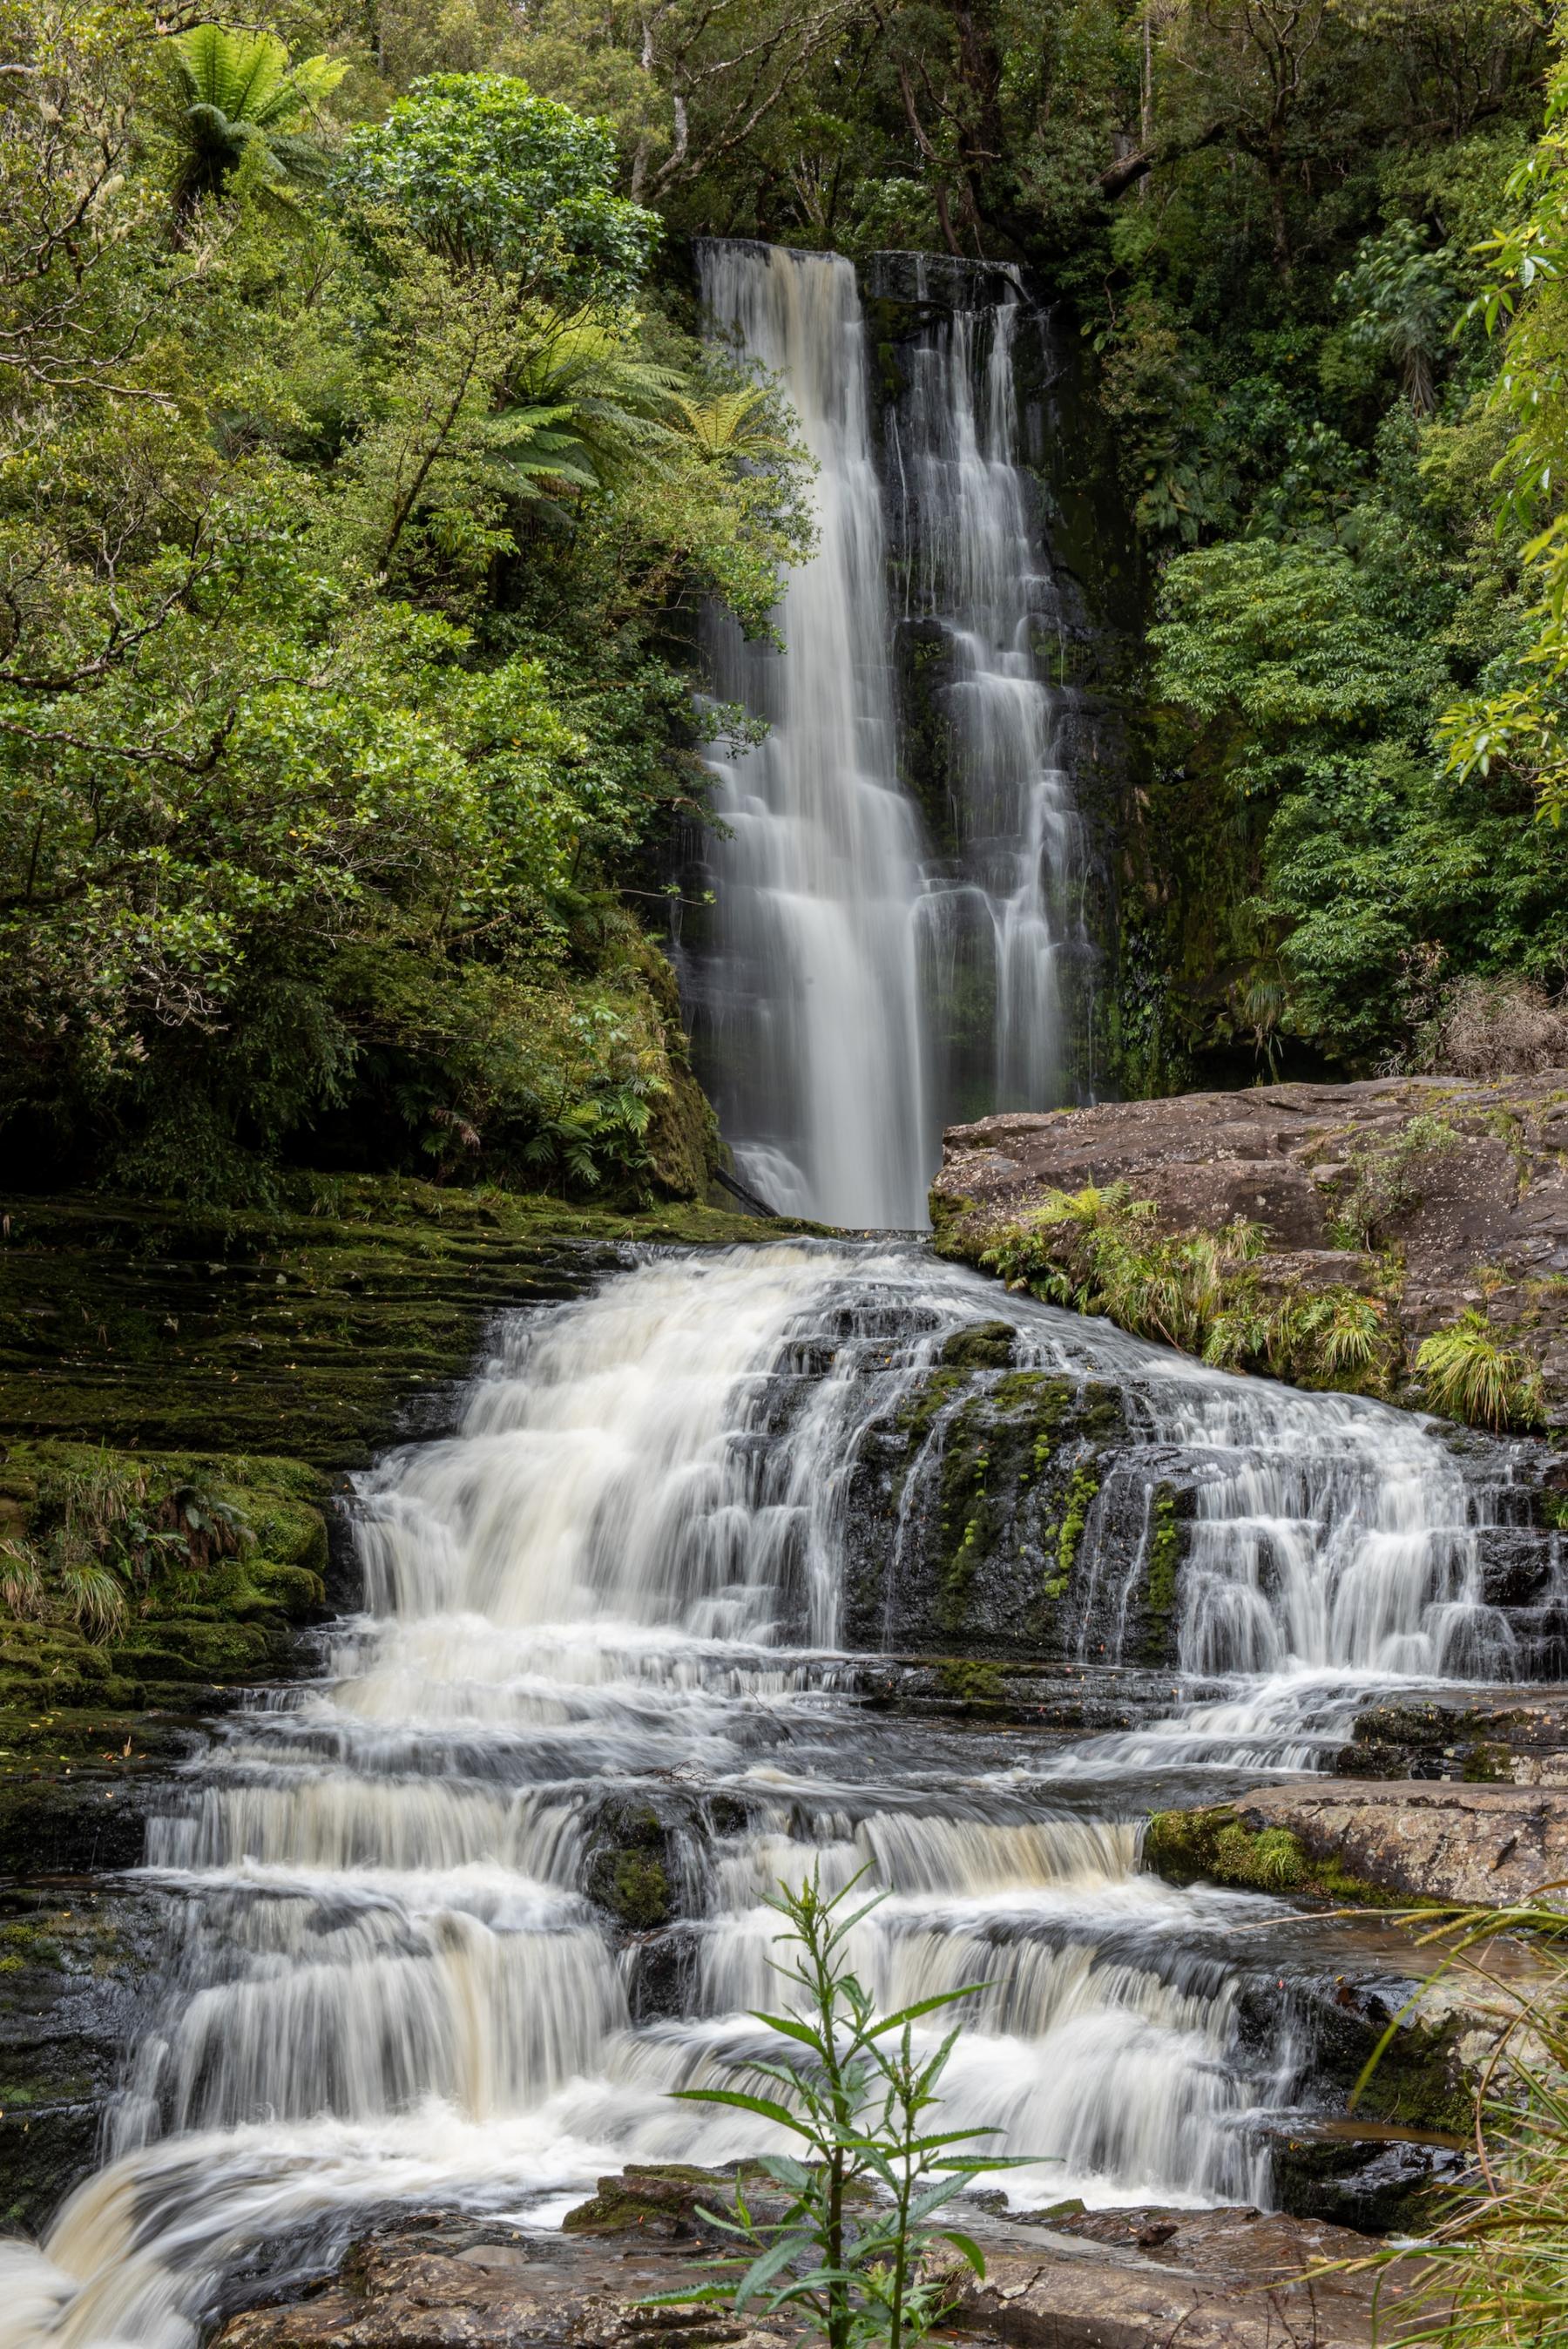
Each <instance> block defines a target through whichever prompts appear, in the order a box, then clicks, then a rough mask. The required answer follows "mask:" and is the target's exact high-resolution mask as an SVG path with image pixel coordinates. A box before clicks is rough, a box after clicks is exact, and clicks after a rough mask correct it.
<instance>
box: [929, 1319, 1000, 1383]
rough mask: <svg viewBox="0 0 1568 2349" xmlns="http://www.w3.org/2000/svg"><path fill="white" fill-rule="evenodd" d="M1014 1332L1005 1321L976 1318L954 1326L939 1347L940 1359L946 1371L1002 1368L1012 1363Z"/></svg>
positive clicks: (995, 1369)
mask: <svg viewBox="0 0 1568 2349" xmlns="http://www.w3.org/2000/svg"><path fill="white" fill-rule="evenodd" d="M1016 1345H1017V1332H1016V1330H1015V1329H1014V1328H1013V1326H1012V1324H1011V1322H1008V1321H976V1322H975V1323H973V1324H972V1325H971V1326H970V1327H969V1328H968V1329H965V1330H954V1332H953V1334H952V1336H951V1337H950V1338H948V1339H947V1340H945V1341H944V1345H943V1348H942V1353H941V1356H940V1360H941V1362H942V1367H943V1369H944V1370H948V1371H1005V1370H1008V1369H1010V1368H1011V1366H1012V1361H1013V1356H1014V1352H1015V1350H1016Z"/></svg>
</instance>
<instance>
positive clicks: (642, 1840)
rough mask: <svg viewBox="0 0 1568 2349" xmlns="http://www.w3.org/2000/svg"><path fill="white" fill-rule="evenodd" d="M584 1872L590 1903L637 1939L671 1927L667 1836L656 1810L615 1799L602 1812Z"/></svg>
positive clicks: (646, 1804)
mask: <svg viewBox="0 0 1568 2349" xmlns="http://www.w3.org/2000/svg"><path fill="white" fill-rule="evenodd" d="M670 1859H671V1855H670V1848H669V1831H668V1829H667V1827H666V1826H665V1821H664V1820H663V1819H662V1818H661V1816H659V1813H658V1812H657V1810H655V1807H654V1806H653V1804H652V1803H650V1802H647V1801H645V1800H642V1799H639V1798H638V1797H637V1796H635V1795H612V1796H611V1797H610V1798H609V1799H608V1800H607V1801H605V1802H603V1803H602V1804H601V1805H600V1806H599V1811H598V1816H597V1818H596V1820H595V1822H594V1826H593V1843H592V1845H591V1847H590V1849H589V1852H588V1857H587V1860H586V1863H585V1866H584V1868H583V1891H584V1892H585V1893H586V1894H587V1896H588V1898H589V1899H590V1900H592V1901H593V1902H594V1903H595V1904H596V1905H597V1906H598V1907H599V1908H601V1909H604V1910H605V1911H606V1912H607V1913H608V1914H609V1915H610V1916H611V1917H613V1918H614V1920H615V1922H616V1923H617V1924H618V1925H620V1926H622V1927H624V1929H625V1930H626V1931H628V1932H633V1933H647V1932H653V1931H655V1930H657V1928H658V1927H659V1926H661V1925H667V1924H669V1923H670V1921H671V1920H672V1919H673V1918H674V1916H675V1913H676V1900H675V1892H674V1888H673V1885H672V1881H671V1867H670Z"/></svg>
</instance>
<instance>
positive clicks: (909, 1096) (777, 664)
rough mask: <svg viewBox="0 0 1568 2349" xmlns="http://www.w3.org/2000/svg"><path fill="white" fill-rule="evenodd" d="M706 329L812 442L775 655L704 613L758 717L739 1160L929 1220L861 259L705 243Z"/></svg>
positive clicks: (744, 804)
mask: <svg viewBox="0 0 1568 2349" xmlns="http://www.w3.org/2000/svg"><path fill="white" fill-rule="evenodd" d="M699 252H700V254H701V269H702V290H703V296H704V300H705V302H706V304H707V309H708V313H709V316H711V318H712V319H713V321H714V323H715V325H716V326H717V327H718V328H719V329H720V330H722V331H724V332H727V333H728V334H731V335H733V336H735V337H736V338H737V339H738V342H739V345H740V347H741V348H742V349H743V350H744V351H745V353H746V355H747V356H748V358H749V359H751V360H753V361H755V362H758V363H760V365H761V366H763V367H766V368H767V369H769V371H770V372H771V373H773V374H776V375H778V376H779V377H781V378H783V380H784V382H785V383H786V384H787V385H788V387H789V396H790V398H791V399H792V401H793V403H794V407H795V411H796V414H797V416H798V417H799V424H800V430H801V433H802V435H803V437H804V439H805V442H806V445H807V447H808V449H809V450H810V453H811V455H812V457H813V458H814V459H815V460H816V462H817V465H818V467H819V469H820V470H819V472H818V476H817V481H816V513H817V523H818V530H819V534H820V543H819V546H818V550H817V553H816V554H815V555H814V556H813V557H812V559H811V561H810V562H809V563H808V564H805V566H804V567H803V568H802V569H801V570H799V571H798V572H797V573H796V574H794V576H793V577H792V579H791V580H790V583H789V593H788V594H787V595H786V596H785V598H784V601H783V604H782V605H781V606H780V608H779V632H780V635H781V637H782V641H783V647H784V649H783V651H782V652H781V653H780V652H777V651H775V650H773V649H771V648H770V647H767V646H765V645H759V644H754V645H748V644H747V643H746V642H745V641H744V640H743V638H742V637H741V636H740V633H739V630H738V628H736V627H735V626H733V624H731V625H729V626H720V625H716V626H715V627H714V629H713V631H712V643H711V647H710V660H711V668H712V674H713V681H714V686H715V689H716V690H717V693H718V694H719V695H720V696H721V697H722V698H725V699H727V700H730V701H738V702H741V703H744V704H745V705H746V706H747V707H748V708H749V709H753V710H755V711H756V712H757V713H758V715H760V716H761V717H763V718H765V719H767V720H768V721H769V729H770V730H769V735H768V738H767V740H765V741H764V742H763V743H762V745H761V747H760V748H759V749H757V750H751V751H749V752H748V753H747V754H746V755H744V756H743V757H741V758H739V759H738V760H736V761H734V762H733V763H732V764H730V765H728V766H721V767H719V768H718V769H717V790H716V795H715V804H716V810H717V814H718V815H719V816H720V818H721V819H722V821H723V823H725V825H726V826H727V830H728V833H729V837H728V839H727V841H725V842H724V843H722V844H721V845H720V846H719V847H718V848H717V852H716V859H717V898H718V916H717V947H718V957H717V959H718V968H717V971H716V972H712V973H710V974H709V975H708V977H707V982H706V986H705V990H704V1000H705V1002H706V1003H707V1006H708V1010H707V1019H706V1021H705V1022H704V1023H703V1026H704V1028H705V1030H706V1040H707V1052H708V1057H709V1060H710V1061H711V1064H712V1071H711V1082H712V1083H713V1086H714V1090H715V1094H716V1098H717V1101H718V1104H719V1110H720V1115H721V1117H722V1119H723V1122H724V1124H725V1127H726V1131H727V1133H729V1135H730V1136H731V1138H732V1140H733V1142H734V1145H735V1154H736V1158H737V1162H738V1164H739V1166H740V1169H741V1171H742V1173H743V1174H746V1175H747V1176H748V1178H749V1179H750V1180H751V1181H752V1182H753V1183H755V1184H756V1185H757V1186H758V1189H759V1190H760V1191H761V1192H762V1193H763V1194H764V1195H765V1196H767V1197H768V1198H769V1200H770V1202H771V1203H772V1205H773V1206H776V1207H779V1208H780V1209H784V1210H787V1211H789V1212H791V1213H796V1214H805V1215H810V1216H820V1217H821V1218H823V1219H824V1220H826V1221H828V1222H830V1223H837V1224H844V1225H881V1226H895V1227H901V1228H903V1229H912V1228H913V1227H915V1226H923V1224H924V1222H925V1189H926V1185H927V1183H928V1181H929V1180H930V1176H931V1173H932V1168H933V1164H934V1147H935V1143H936V1128H935V1124H934V1115H933V1112H932V1108H931V1107H930V1106H929V1105H928V1102H927V1073H926V1060H927V1051H926V1045H925V1040H924V1036H923V1021H922V1013H921V1002H920V974H919V967H918V960H917V953H916V940H915V928H914V919H913V908H914V904H915V899H916V895H917V892H918V886H919V873H920V858H921V839H920V829H919V824H918V822H917V819H916V814H915V810H914V807H913V803H912V802H911V801H910V800H909V798H908V797H907V795H906V794H905V793H904V792H903V791H902V790H901V788H900V786H899V781H898V767H897V749H896V743H895V739H894V728H893V710H892V672H891V668H890V666H889V651H890V640H889V627H888V615H887V596H886V585H885V558H884V549H883V543H882V502H881V493H880V491H879V488H878V483H877V476H876V468H875V464H874V462H873V459H872V441H871V428H870V422H869V419H868V415H867V409H866V378H865V351H864V347H863V337H862V332H861V305H860V298H859V295H857V293H856V290H855V274H854V271H853V269H852V268H851V265H850V264H849V263H848V262H847V261H844V260H841V259H839V258H838V257H836V256H834V255H831V254H789V253H784V252H781V251H779V250H777V249H774V248H770V247H767V246H759V245H742V244H717V243H715V244H705V245H703V246H701V247H700V248H699Z"/></svg>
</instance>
